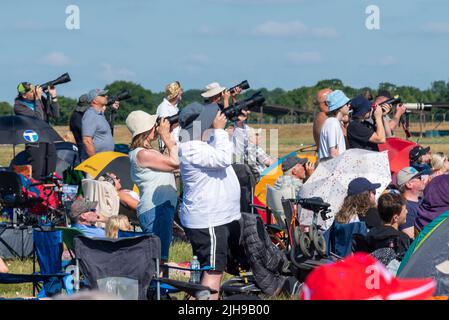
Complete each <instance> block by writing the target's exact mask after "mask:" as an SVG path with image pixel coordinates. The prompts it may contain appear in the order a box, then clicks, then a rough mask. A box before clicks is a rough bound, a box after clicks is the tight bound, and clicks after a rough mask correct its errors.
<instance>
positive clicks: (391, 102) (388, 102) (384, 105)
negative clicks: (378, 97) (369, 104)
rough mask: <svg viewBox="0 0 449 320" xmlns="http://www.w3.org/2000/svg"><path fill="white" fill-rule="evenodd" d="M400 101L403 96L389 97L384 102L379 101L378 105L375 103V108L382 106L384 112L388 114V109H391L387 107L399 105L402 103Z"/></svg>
mask: <svg viewBox="0 0 449 320" xmlns="http://www.w3.org/2000/svg"><path fill="white" fill-rule="evenodd" d="M400 103H402V100H401V98H399V97H394V98H391V99H388V100H386V101H384V102H382V103H379V104H377V105H374V106H373V107H374V110H375V109H376V108H377V107H381V108H382V112H383V113H384V114H386V113H388V112H387V111H389V110H388V109H387V105H392V106H397V105H398V104H400ZM390 111H391V110H390Z"/></svg>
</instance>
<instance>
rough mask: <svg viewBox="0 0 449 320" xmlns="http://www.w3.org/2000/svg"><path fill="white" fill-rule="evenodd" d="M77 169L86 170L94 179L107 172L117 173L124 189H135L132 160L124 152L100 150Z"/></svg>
mask: <svg viewBox="0 0 449 320" xmlns="http://www.w3.org/2000/svg"><path fill="white" fill-rule="evenodd" d="M75 170H80V171H84V172H86V173H88V174H90V175H91V176H92V177H93V178H94V179H97V178H99V177H100V176H101V175H102V174H104V173H106V172H111V173H114V174H116V175H117V176H118V177H119V178H120V183H121V185H122V187H123V188H124V189H129V190H134V191H136V190H137V189H136V188H135V187H134V182H133V181H132V180H131V162H130V160H129V156H128V155H127V154H124V153H120V152H114V151H105V152H99V153H97V154H95V155H93V156H92V157H90V158H88V159H86V160H84V161H83V162H81V163H80V164H79V165H78V166H77V167H76V168H75Z"/></svg>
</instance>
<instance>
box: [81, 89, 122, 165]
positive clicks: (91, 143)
mask: <svg viewBox="0 0 449 320" xmlns="http://www.w3.org/2000/svg"><path fill="white" fill-rule="evenodd" d="M107 93H108V90H101V89H93V90H91V91H89V93H88V94H87V102H88V103H89V104H90V108H89V109H87V110H86V112H85V113H84V115H83V119H82V134H83V143H84V150H85V151H86V153H87V156H88V157H91V156H93V155H94V154H96V153H98V152H103V151H114V148H115V143H114V138H113V136H112V131H111V127H110V124H109V122H108V121H107V120H106V117H105V116H104V112H105V110H106V104H107V103H108V96H107ZM119 106H120V103H119V102H118V101H116V102H114V104H113V105H112V108H113V109H115V110H117V109H118V108H119Z"/></svg>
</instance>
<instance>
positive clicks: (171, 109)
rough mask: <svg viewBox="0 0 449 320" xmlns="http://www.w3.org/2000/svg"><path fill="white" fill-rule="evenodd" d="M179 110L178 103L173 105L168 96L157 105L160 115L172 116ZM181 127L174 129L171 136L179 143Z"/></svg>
mask: <svg viewBox="0 0 449 320" xmlns="http://www.w3.org/2000/svg"><path fill="white" fill-rule="evenodd" d="M178 112H179V109H178V105H172V104H171V103H170V101H168V100H167V98H164V100H163V101H162V102H161V104H159V105H158V106H157V110H156V115H157V116H158V117H164V118H167V117H170V116H174V115H175V114H177V113H178ZM180 130H181V128H180V127H179V126H178V127H176V128H174V129H173V131H172V133H171V137H172V139H173V141H174V142H175V143H178V141H179V132H180ZM160 143H161V147H163V146H164V143H163V142H162V141H161V142H160Z"/></svg>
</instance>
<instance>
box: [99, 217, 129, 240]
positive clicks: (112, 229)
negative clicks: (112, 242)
mask: <svg viewBox="0 0 449 320" xmlns="http://www.w3.org/2000/svg"><path fill="white" fill-rule="evenodd" d="M119 230H121V231H131V224H130V223H129V220H128V217H127V216H124V215H121V214H119V215H118V216H112V217H110V218H109V219H108V221H107V222H106V228H105V232H106V237H107V238H110V239H117V238H118V231H119Z"/></svg>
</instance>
